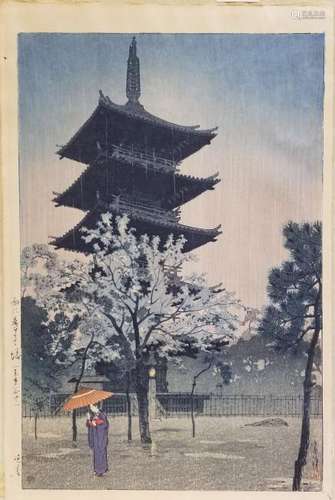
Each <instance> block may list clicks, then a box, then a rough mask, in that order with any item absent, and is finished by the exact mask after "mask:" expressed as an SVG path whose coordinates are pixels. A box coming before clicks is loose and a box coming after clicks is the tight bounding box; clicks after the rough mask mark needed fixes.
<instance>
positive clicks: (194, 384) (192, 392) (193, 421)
mask: <svg viewBox="0 0 335 500" xmlns="http://www.w3.org/2000/svg"><path fill="white" fill-rule="evenodd" d="M195 386H196V379H194V380H193V384H192V391H191V420H192V437H195V418H194V390H195Z"/></svg>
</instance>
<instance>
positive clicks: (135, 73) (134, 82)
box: [126, 37, 141, 103]
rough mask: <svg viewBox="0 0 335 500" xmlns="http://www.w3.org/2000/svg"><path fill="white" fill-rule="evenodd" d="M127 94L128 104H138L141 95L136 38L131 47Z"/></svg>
mask: <svg viewBox="0 0 335 500" xmlns="http://www.w3.org/2000/svg"><path fill="white" fill-rule="evenodd" d="M126 94H127V97H128V102H131V103H137V102H138V100H139V97H140V95H141V83H140V60H139V58H138V57H137V55H136V38H135V37H133V39H132V42H131V44H130V46H129V57H128V66H127V87H126Z"/></svg>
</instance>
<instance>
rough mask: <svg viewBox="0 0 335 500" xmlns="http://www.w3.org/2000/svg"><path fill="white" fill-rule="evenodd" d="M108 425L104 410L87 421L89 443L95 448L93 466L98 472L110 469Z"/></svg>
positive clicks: (101, 472)
mask: <svg viewBox="0 0 335 500" xmlns="http://www.w3.org/2000/svg"><path fill="white" fill-rule="evenodd" d="M108 426H109V424H108V420H107V416H106V415H105V414H104V413H103V412H102V411H99V413H97V415H95V416H94V417H93V418H90V419H88V420H87V421H86V427H87V428H88V445H89V447H90V448H91V450H93V468H94V472H95V473H96V474H104V473H105V472H107V471H108V463H107V445H108Z"/></svg>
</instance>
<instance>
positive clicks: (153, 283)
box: [45, 213, 238, 443]
mask: <svg viewBox="0 0 335 500" xmlns="http://www.w3.org/2000/svg"><path fill="white" fill-rule="evenodd" d="M83 238H84V239H85V241H86V242H87V243H93V245H94V250H95V252H94V254H93V256H92V258H91V259H88V260H86V261H79V260H74V261H71V262H68V263H66V262H64V263H63V264H62V265H61V266H56V267H57V269H53V279H52V282H53V284H52V287H51V288H50V289H49V291H48V293H47V294H46V296H45V298H46V299H47V304H48V306H47V307H48V311H49V315H50V318H53V316H54V315H55V314H56V313H57V312H60V311H63V312H64V311H66V314H68V315H69V317H74V316H77V317H79V318H80V324H81V325H85V327H84V328H83V327H81V326H79V327H78V338H77V342H78V345H77V346H76V352H78V348H79V347H80V348H83V342H87V341H88V343H87V344H86V346H89V347H88V349H87V352H86V354H87V355H88V356H90V359H92V361H94V360H95V361H97V360H98V358H99V359H105V360H106V361H110V360H114V359H117V358H119V359H121V360H123V363H124V361H126V365H127V366H129V370H133V372H134V374H135V381H134V382H135V391H136V396H137V400H138V410H139V428H140V435H141V441H142V442H143V443H148V442H151V436H150V430H149V415H148V368H149V363H150V355H151V354H152V353H155V355H156V356H159V357H165V358H167V359H169V358H170V357H175V356H178V355H181V354H182V353H183V352H184V351H185V349H187V348H188V346H189V345H192V348H193V349H196V350H198V351H199V352H200V351H205V352H206V351H207V350H210V349H211V348H212V346H213V343H215V342H220V341H222V339H225V340H228V339H230V340H233V339H234V335H235V323H236V321H237V314H236V311H235V308H236V307H238V301H237V300H236V299H235V297H234V295H233V294H232V293H229V292H228V291H227V290H225V289H219V287H210V286H208V285H207V283H206V280H205V276H204V275H197V274H192V275H191V276H189V277H186V278H185V279H182V278H181V277H180V276H179V275H178V270H180V269H181V268H182V267H183V265H184V264H185V263H186V262H188V261H190V259H192V257H191V256H190V255H189V254H186V253H184V252H183V247H184V244H185V240H184V238H180V239H178V240H175V239H174V238H173V236H172V235H171V236H170V237H169V238H168V239H167V241H165V242H162V241H160V239H159V238H158V237H153V238H151V239H149V237H148V236H146V235H144V236H141V237H140V238H138V237H137V235H136V234H135V231H134V230H133V229H132V228H129V221H128V218H127V217H126V216H123V217H117V218H114V217H113V216H112V215H111V214H108V213H106V214H104V215H102V217H101V220H100V221H99V223H98V224H97V227H96V228H95V229H93V230H87V229H86V230H84V234H83ZM92 322H94V323H93V324H94V327H91V326H90V325H92ZM98 325H99V326H98ZM89 332H91V333H89ZM61 335H66V332H63V333H62V334H61ZM84 339H85V340H84ZM57 342H58V340H56V339H55V346H56V347H55V348H57ZM75 345H76V342H74V344H73V346H75ZM89 353H90V354H89Z"/></svg>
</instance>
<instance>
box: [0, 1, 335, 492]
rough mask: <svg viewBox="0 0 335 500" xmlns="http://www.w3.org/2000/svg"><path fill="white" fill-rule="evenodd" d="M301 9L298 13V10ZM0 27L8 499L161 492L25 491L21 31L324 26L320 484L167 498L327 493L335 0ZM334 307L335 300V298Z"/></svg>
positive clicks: (96, 7) (91, 12)
mask: <svg viewBox="0 0 335 500" xmlns="http://www.w3.org/2000/svg"><path fill="white" fill-rule="evenodd" d="M311 11H314V12H319V11H323V12H324V13H325V17H324V18H320V19H317V18H316V19H310V18H299V17H297V16H298V15H297V14H296V13H299V12H300V13H302V12H311ZM293 13H295V14H293ZM0 15H1V17H0V30H1V35H0V36H1V82H0V85H1V86H0V90H1V122H0V123H1V151H2V153H1V155H2V156H1V167H2V170H1V188H2V194H3V206H2V221H3V224H2V231H3V236H4V237H3V266H2V269H3V280H2V283H3V288H2V291H3V319H4V321H3V330H4V335H3V366H4V373H3V375H4V376H3V380H4V382H5V383H4V386H5V391H4V392H5V394H4V403H3V404H4V409H5V412H4V418H3V424H4V429H6V430H7V429H10V432H5V471H6V480H5V487H6V491H5V496H6V498H8V499H14V498H15V499H17V500H20V499H32V498H34V499H35V498H42V497H45V496H46V495H48V497H49V498H59V497H62V498H65V499H68V498H69V499H70V498H76V497H77V496H78V495H80V496H81V497H82V498H89V497H91V496H92V493H93V494H94V497H95V498H97V497H99V498H110V496H111V495H113V498H114V499H117V500H118V499H124V498H136V499H137V498H140V497H142V496H143V497H145V498H149V497H150V498H153V497H155V496H157V492H156V491H145V492H143V491H130V490H128V491H113V492H112V491H103V490H92V491H88V490H80V491H79V490H75V491H71V490H27V489H24V490H22V489H21V477H20V476H19V475H18V474H20V471H21V462H20V461H21V418H20V397H19V403H18V402H17V400H16V399H15V390H17V388H18V387H19V386H20V379H19V378H18V382H16V383H15V382H14V370H15V369H16V370H17V373H18V377H19V376H20V362H19V361H18V360H14V361H13V360H12V359H11V356H10V353H11V352H13V350H15V349H16V348H18V349H20V332H19V331H18V332H17V340H16V343H15V342H13V335H14V331H13V330H14V325H13V319H14V317H16V318H17V321H18V324H20V311H19V307H17V304H16V303H15V302H13V301H15V300H18V299H19V298H20V270H19V261H20V244H19V243H20V234H19V223H18V222H19V199H18V83H17V82H18V78H17V34H18V33H20V32H64V33H65V32H69V33H78V32H87V33H89V32H94V33H98V32H118V33H120V32H123V33H130V34H132V33H134V32H135V33H139V32H162V33H170V32H172V33H174V32H175V33H196V32H200V33H201V32H206V33H290V32H294V33H319V32H324V33H325V47H326V52H325V65H326V70H325V99H324V103H325V105H324V109H325V116H324V171H323V172H324V184H323V255H324V257H323V258H324V262H323V265H324V267H323V276H324V298H323V303H324V335H323V353H324V373H325V374H326V375H325V376H324V421H323V422H324V423H323V430H324V437H325V438H324V466H323V476H324V480H323V492H320V493H292V492H251V491H248V492H236V491H233V492H227V491H218V492H214V491H213V492H212V491H210V492H209V491H206V492H204V491H203V492H201V491H178V492H173V491H162V492H159V495H160V497H161V498H172V497H174V496H178V497H181V498H183V499H188V498H192V499H193V498H194V499H196V498H200V497H201V498H206V499H212V498H219V497H221V496H222V495H225V496H227V495H229V498H232V499H236V500H238V499H244V498H254V497H257V498H258V497H262V498H264V499H265V498H273V497H276V498H278V497H279V496H280V498H282V497H289V496H292V495H296V494H300V495H309V496H310V497H313V498H315V499H316V498H320V499H321V498H324V497H328V498H331V497H332V496H333V494H334V489H333V480H332V472H333V471H334V470H335V469H334V444H333V443H334V406H335V403H334V396H333V382H334V375H333V373H334V369H333V367H332V363H333V359H334V342H333V340H332V333H333V327H334V319H333V313H332V309H333V308H334V306H335V299H334V296H335V294H334V266H333V263H332V255H333V243H334V221H333V213H334V210H333V209H334V205H333V204H334V201H333V199H334V197H333V194H334V185H333V183H334V181H333V176H334V174H333V169H332V163H333V110H334V105H333V102H334V98H333V97H334V91H333V74H334V48H333V42H334V33H333V32H334V21H333V7H331V6H329V5H328V6H327V5H325V6H322V4H321V2H318V4H317V5H316V6H314V7H313V6H312V5H310V4H308V6H306V3H302V4H300V6H299V4H294V5H286V6H270V5H268V4H267V5H266V6H262V7H261V8H260V7H253V6H236V5H234V6H226V5H222V4H221V3H220V4H213V3H210V4H207V5H194V4H193V5H188V6H187V5H185V2H184V3H183V4H182V5H176V4H175V3H174V5H171V4H170V5H157V4H151V5H149V4H141V5H134V4H119V3H118V4H116V3H114V4H108V3H104V2H96V3H93V2H92V3H85V2H78V3H75V2H69V3H63V2H59V3H48V4H46V3H44V2H43V3H37V2H3V3H2V4H1V6H0ZM332 306H333V307H332Z"/></svg>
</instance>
